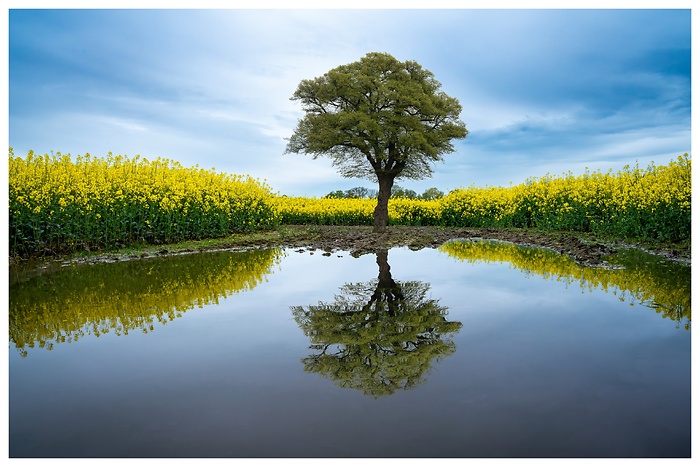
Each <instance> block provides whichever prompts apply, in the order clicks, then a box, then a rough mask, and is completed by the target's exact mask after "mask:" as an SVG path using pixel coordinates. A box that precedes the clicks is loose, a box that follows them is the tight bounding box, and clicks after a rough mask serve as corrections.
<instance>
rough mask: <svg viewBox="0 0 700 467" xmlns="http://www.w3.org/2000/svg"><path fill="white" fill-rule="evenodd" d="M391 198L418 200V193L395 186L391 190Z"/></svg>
mask: <svg viewBox="0 0 700 467" xmlns="http://www.w3.org/2000/svg"><path fill="white" fill-rule="evenodd" d="M391 197H392V198H409V199H416V198H418V193H416V192H415V191H413V190H409V189H408V188H403V187H400V186H398V185H394V186H393V187H392V188H391Z"/></svg>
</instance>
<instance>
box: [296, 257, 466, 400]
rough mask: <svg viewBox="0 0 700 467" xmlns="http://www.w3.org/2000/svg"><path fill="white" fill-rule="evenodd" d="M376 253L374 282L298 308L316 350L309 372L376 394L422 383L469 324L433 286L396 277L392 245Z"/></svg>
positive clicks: (308, 364) (299, 320) (451, 350)
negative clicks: (433, 294) (452, 317)
mask: <svg viewBox="0 0 700 467" xmlns="http://www.w3.org/2000/svg"><path fill="white" fill-rule="evenodd" d="M376 255H377V265H378V266H379V276H378V278H377V279H376V280H375V281H368V282H360V283H353V284H345V285H344V286H343V287H341V288H340V290H341V293H340V294H337V295H336V296H335V300H334V301H333V302H332V303H322V302H321V303H318V304H317V305H309V306H308V307H303V306H293V307H291V310H292V313H293V315H294V319H295V320H296V322H297V324H298V325H299V327H300V328H301V329H302V331H303V332H304V334H306V335H307V336H308V337H309V338H310V339H311V349H312V350H314V351H315V353H314V354H312V355H309V356H308V357H306V358H304V359H303V360H302V363H304V370H305V371H308V372H311V373H317V374H320V375H322V376H324V377H327V378H329V379H331V380H332V381H333V382H334V383H335V384H337V385H339V386H341V387H344V388H352V389H358V390H361V391H363V392H364V393H365V394H366V395H370V396H372V397H375V398H376V397H380V396H387V395H391V394H393V393H394V392H396V391H397V390H399V389H404V390H408V389H411V388H413V387H415V386H416V385H418V384H420V383H421V382H423V381H424V379H425V378H424V375H425V374H426V373H427V372H429V370H430V368H431V365H432V363H433V362H439V361H440V360H441V359H443V358H445V357H448V356H449V355H451V354H452V353H454V351H455V350H456V344H455V343H454V341H453V340H452V337H453V336H454V335H455V334H456V333H457V332H459V330H460V329H461V327H462V323H460V322H458V321H448V320H447V314H448V310H447V307H445V306H442V305H440V303H439V301H438V300H436V299H433V298H430V297H429V294H428V292H429V289H430V285H429V284H427V283H425V282H419V281H409V282H396V281H394V279H393V278H392V276H391V271H390V270H391V268H390V266H389V262H388V252H387V250H380V251H378V252H376Z"/></svg>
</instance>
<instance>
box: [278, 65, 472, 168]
mask: <svg viewBox="0 0 700 467" xmlns="http://www.w3.org/2000/svg"><path fill="white" fill-rule="evenodd" d="M440 87H441V85H440V83H439V82H438V81H437V80H436V79H435V78H434V76H433V74H432V73H431V72H430V71H428V70H424V69H423V68H422V67H421V66H420V65H419V64H418V63H416V62H414V61H406V62H400V61H398V60H397V59H395V58H394V57H392V56H391V55H389V54H385V53H377V52H371V53H369V54H367V55H366V56H365V57H363V58H362V59H360V60H359V61H357V62H354V63H350V64H347V65H341V66H339V67H336V68H334V69H332V70H330V71H329V72H327V73H326V74H324V75H323V76H320V77H317V78H315V79H311V80H303V81H302V82H301V83H300V84H299V87H298V88H297V90H296V92H295V93H294V95H293V96H292V98H291V99H292V100H294V101H299V102H300V103H301V105H302V109H303V110H304V112H305V115H304V117H303V118H302V119H300V120H299V123H298V125H297V128H296V130H295V131H294V134H293V135H292V137H291V138H290V139H289V143H288V145H287V151H286V152H287V153H290V152H293V153H305V154H310V155H312V156H313V157H319V156H327V157H331V158H332V159H333V161H334V164H335V165H336V166H337V167H338V168H339V171H340V172H341V173H342V174H343V175H344V176H348V177H365V178H370V179H371V180H376V178H375V176H377V175H380V174H381V173H390V174H391V176H393V177H395V178H415V179H419V178H423V177H425V176H429V175H430V174H431V173H432V168H431V167H430V163H432V162H437V161H441V160H442V155H443V154H446V153H449V152H452V151H453V150H454V148H453V146H452V144H451V140H452V139H456V138H464V137H466V135H467V133H468V132H467V130H466V127H465V125H464V123H463V122H461V121H460V120H459V119H458V118H459V114H460V112H461V110H462V107H461V105H460V104H459V101H458V100H457V99H455V98H453V97H449V96H447V95H446V94H445V93H444V92H442V91H440Z"/></svg>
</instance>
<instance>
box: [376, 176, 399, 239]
mask: <svg viewBox="0 0 700 467" xmlns="http://www.w3.org/2000/svg"><path fill="white" fill-rule="evenodd" d="M377 178H378V180H379V194H377V207H376V208H374V233H383V232H385V231H386V226H387V223H388V222H389V198H390V197H391V187H392V186H394V177H393V176H391V175H381V176H380V175H377Z"/></svg>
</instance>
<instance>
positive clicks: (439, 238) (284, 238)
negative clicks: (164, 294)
mask: <svg viewBox="0 0 700 467" xmlns="http://www.w3.org/2000/svg"><path fill="white" fill-rule="evenodd" d="M453 239H493V240H502V241H508V242H512V243H516V244H522V245H534V246H541V247H546V248H549V249H552V250H554V251H557V252H559V253H561V254H566V255H569V256H571V257H572V258H573V259H574V260H575V261H576V262H577V263H579V264H581V265H588V266H599V265H602V264H604V263H605V257H606V256H609V255H611V254H614V253H615V252H616V251H617V250H618V249H620V248H641V249H644V250H646V251H649V252H652V253H655V254H659V255H662V256H665V257H667V258H669V259H673V260H676V261H680V262H684V263H687V264H690V244H687V245H675V244H671V245H659V244H656V245H654V246H653V247H651V246H648V245H641V244H631V243H623V242H620V241H616V240H604V239H600V238H596V237H594V236H591V235H586V234H580V233H566V232H542V231H536V230H523V229H494V228H443V227H415V226H390V227H388V229H387V231H386V232H385V233H383V234H375V233H373V232H372V227H370V226H328V225H316V226H308V225H304V226H290V225H287V226H282V227H280V228H279V229H277V230H274V231H268V232H259V233H252V234H237V235H232V236H230V237H227V238H222V239H214V240H204V241H193V242H186V243H179V244H174V245H161V246H144V247H140V248H131V249H124V250H119V251H112V252H94V251H93V252H90V253H83V254H78V255H73V256H72V257H63V258H38V259H34V260H31V261H27V260H21V259H18V258H11V259H10V266H11V268H10V269H11V276H13V277H11V279H13V278H14V279H19V277H22V276H23V277H25V278H26V277H27V276H32V275H35V274H44V273H46V272H50V271H52V270H56V269H60V268H62V267H65V266H68V265H72V264H84V263H87V264H94V263H101V262H115V261H124V260H136V259H140V258H148V257H154V256H164V255H174V254H183V253H194V252H199V251H207V250H240V249H249V248H272V247H288V248H294V249H305V250H309V251H314V252H315V251H318V250H320V251H321V252H322V253H321V254H326V255H329V254H331V253H333V252H335V251H345V252H349V253H350V254H351V255H353V256H361V255H363V254H366V253H372V252H374V251H376V250H379V249H385V248H393V247H408V248H411V249H414V250H420V249H422V248H437V247H438V246H440V245H442V244H443V243H445V242H446V241H448V240H453ZM10 282H14V280H11V281H10Z"/></svg>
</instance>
